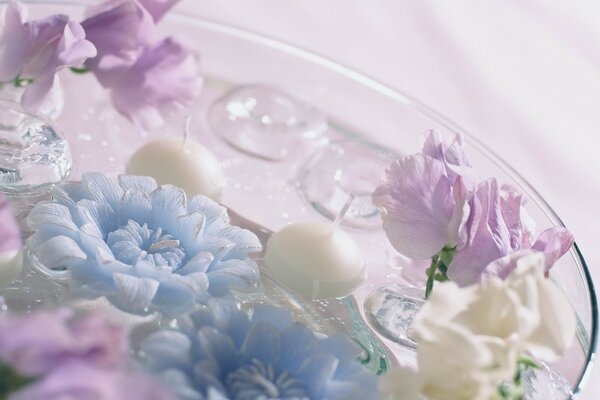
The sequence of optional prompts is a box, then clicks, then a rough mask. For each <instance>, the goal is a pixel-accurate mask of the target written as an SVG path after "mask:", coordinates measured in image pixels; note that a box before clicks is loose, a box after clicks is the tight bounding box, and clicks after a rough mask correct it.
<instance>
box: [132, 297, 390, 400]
mask: <svg viewBox="0 0 600 400" xmlns="http://www.w3.org/2000/svg"><path fill="white" fill-rule="evenodd" d="M208 306H209V307H207V309H204V310H200V311H196V312H194V313H192V314H191V315H189V316H188V317H185V318H182V319H181V320H180V323H181V327H180V329H179V330H163V331H159V332H157V333H154V334H152V335H151V336H150V337H148V338H147V339H146V340H145V341H144V343H143V344H142V350H143V354H144V358H145V364H146V366H147V368H148V369H149V370H151V371H153V372H155V373H157V374H159V375H160V376H161V377H162V379H163V380H164V381H165V382H166V383H167V385H168V386H170V387H171V389H172V390H173V391H174V392H175V393H176V394H177V396H178V398H180V399H186V400H188V399H189V400H192V399H205V398H209V399H212V398H219V399H221V398H227V399H232V400H251V399H252V400H254V399H265V400H266V399H315V400H318V399H328V400H337V399H340V400H341V399H346V400H352V399H361V400H362V399H371V400H376V399H378V398H379V396H378V394H377V380H376V376H375V375H374V374H372V373H370V372H369V371H367V370H366V369H365V368H364V367H362V366H361V365H360V364H359V363H358V362H357V361H356V358H357V356H358V355H359V354H360V349H359V348H358V346H357V345H356V344H354V342H352V341H351V340H350V339H348V338H346V337H342V336H331V337H328V338H325V339H322V340H319V339H317V337H316V336H315V334H314V333H313V332H312V331H311V330H310V329H308V328H307V327H306V326H305V325H303V324H300V323H297V322H293V321H292V320H291V317H290V314H289V313H288V312H287V311H284V310H282V309H280V308H276V307H271V306H265V305H257V306H255V308H254V310H253V312H252V316H251V317H250V318H248V316H247V315H246V314H245V313H244V312H242V311H240V310H238V309H237V307H236V305H235V304H234V303H233V302H226V301H217V300H214V299H213V300H209V303H208ZM221 396H223V397H221Z"/></svg>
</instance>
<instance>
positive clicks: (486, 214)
mask: <svg viewBox="0 0 600 400" xmlns="http://www.w3.org/2000/svg"><path fill="white" fill-rule="evenodd" d="M522 206H523V200H522V196H521V195H520V194H518V193H514V192H509V193H505V194H504V195H503V194H502V193H501V192H500V190H499V188H498V183H497V181H496V180H495V179H490V180H487V181H484V182H482V183H480V184H479V185H478V186H477V188H476V189H475V192H474V195H473V198H472V199H471V201H470V207H471V214H470V216H469V219H468V220H467V231H468V239H467V242H466V244H465V246H464V247H463V248H461V249H459V250H458V251H457V252H456V254H455V256H454V258H453V260H452V263H451V264H450V266H449V267H448V277H449V278H450V279H451V280H453V281H455V282H457V283H458V284H459V285H461V286H466V285H470V284H473V283H476V282H478V281H479V280H480V279H481V278H482V277H483V276H489V275H497V276H500V277H507V276H508V275H509V274H510V272H511V271H512V270H513V269H514V268H515V267H516V262H517V261H518V259H520V258H521V257H523V256H525V255H528V254H530V253H531V252H534V251H541V252H543V253H545V255H546V272H547V271H548V270H549V269H550V267H551V266H552V265H553V264H554V263H555V262H556V260H558V258H560V257H561V256H562V255H563V254H564V253H565V252H566V251H567V250H568V249H569V247H570V246H571V245H572V243H573V237H572V235H571V234H570V233H569V232H568V231H567V230H566V229H564V228H559V227H553V228H549V229H547V230H545V231H543V232H542V233H541V234H540V235H539V236H538V238H537V240H536V241H535V242H534V243H531V236H532V232H530V229H529V228H528V227H527V225H526V224H525V223H524V222H523V210H522Z"/></svg>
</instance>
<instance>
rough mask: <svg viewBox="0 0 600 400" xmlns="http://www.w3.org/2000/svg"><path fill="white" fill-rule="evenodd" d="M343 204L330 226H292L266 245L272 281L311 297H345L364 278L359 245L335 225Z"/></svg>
mask: <svg viewBox="0 0 600 400" xmlns="http://www.w3.org/2000/svg"><path fill="white" fill-rule="evenodd" d="M352 199H353V196H352V197H351V199H350V201H348V202H347V203H346V205H345V206H344V209H343V210H342V211H341V212H340V215H338V217H337V218H336V221H335V222H334V223H333V224H327V223H322V222H307V223H293V224H290V225H288V226H286V227H285V228H283V229H282V230H281V231H279V232H277V233H275V234H274V235H273V236H271V238H270V239H269V241H268V242H267V250H266V254H265V262H266V264H267V267H268V268H269V270H270V271H271V273H272V274H273V276H274V278H275V279H277V280H278V281H279V282H280V283H282V284H284V285H285V286H287V287H289V288H291V289H293V290H296V291H298V292H301V293H303V294H306V295H309V296H311V297H324V298H331V297H343V296H346V295H348V294H350V293H352V291H353V290H354V289H355V288H356V287H357V286H358V285H359V284H360V283H361V282H363V281H364V280H365V278H366V269H365V261H364V259H363V256H362V253H361V251H360V249H359V248H358V245H357V244H356V242H355V241H354V239H352V237H351V236H350V235H348V234H347V233H346V232H344V231H343V230H341V229H340V228H339V227H338V226H339V223H340V221H341V219H342V218H343V215H344V214H345V212H346V211H347V209H348V207H349V206H350V202H351V200H352Z"/></svg>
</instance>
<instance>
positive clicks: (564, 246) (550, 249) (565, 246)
mask: <svg viewBox="0 0 600 400" xmlns="http://www.w3.org/2000/svg"><path fill="white" fill-rule="evenodd" d="M573 241H574V240H573V235H572V234H571V232H569V231H568V230H567V229H566V228H560V227H554V228H548V229H546V230H545V231H543V232H542V233H540V235H539V236H538V237H537V239H536V241H535V243H534V244H533V249H534V250H539V251H541V252H543V253H544V254H545V255H546V272H548V271H549V270H550V268H551V267H552V266H553V265H554V263H556V261H558V259H559V258H561V257H562V256H563V254H565V253H566V252H567V251H568V250H569V248H570V247H571V246H572V245H573Z"/></svg>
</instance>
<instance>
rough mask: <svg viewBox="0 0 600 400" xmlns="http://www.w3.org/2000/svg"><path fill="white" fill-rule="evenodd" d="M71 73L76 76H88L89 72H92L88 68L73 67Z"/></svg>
mask: <svg viewBox="0 0 600 400" xmlns="http://www.w3.org/2000/svg"><path fill="white" fill-rule="evenodd" d="M70 70H71V72H73V73H75V74H87V73H88V72H90V70H89V69H87V68H86V67H80V68H78V67H71V68H70Z"/></svg>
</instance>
